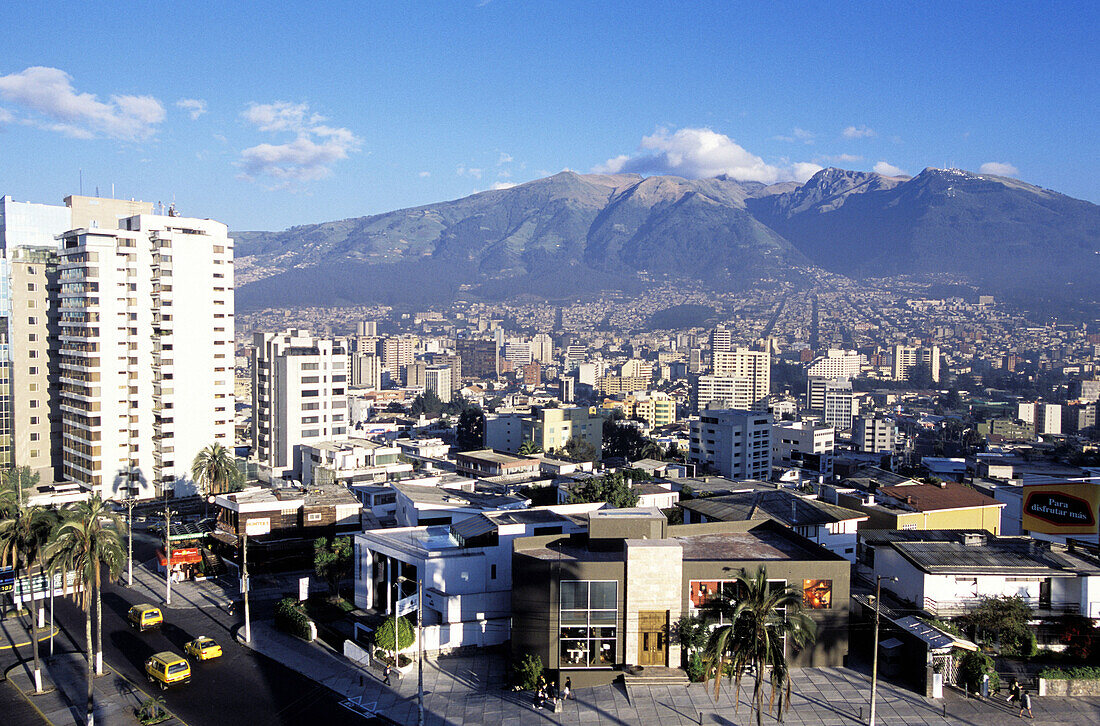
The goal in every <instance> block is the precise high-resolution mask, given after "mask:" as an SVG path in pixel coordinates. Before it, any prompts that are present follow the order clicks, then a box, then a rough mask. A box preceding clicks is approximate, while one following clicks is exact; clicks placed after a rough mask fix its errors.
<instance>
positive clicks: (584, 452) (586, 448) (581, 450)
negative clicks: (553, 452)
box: [562, 436, 600, 461]
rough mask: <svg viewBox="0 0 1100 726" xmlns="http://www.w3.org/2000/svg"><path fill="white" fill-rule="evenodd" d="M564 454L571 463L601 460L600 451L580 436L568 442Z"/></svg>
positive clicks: (563, 450)
mask: <svg viewBox="0 0 1100 726" xmlns="http://www.w3.org/2000/svg"><path fill="white" fill-rule="evenodd" d="M562 453H563V454H564V455H565V458H566V459H568V460H569V461H596V460H597V459H599V458H600V450H599V449H597V448H596V447H595V446H593V445H592V443H591V442H589V441H588V440H587V439H582V438H581V437H579V436H573V437H571V438H570V439H569V440H568V441H566V442H565V447H564V448H563V449H562Z"/></svg>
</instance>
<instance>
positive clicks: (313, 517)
mask: <svg viewBox="0 0 1100 726" xmlns="http://www.w3.org/2000/svg"><path fill="white" fill-rule="evenodd" d="M306 521H307V522H320V521H321V513H320V512H310V513H309V514H307V515H306Z"/></svg>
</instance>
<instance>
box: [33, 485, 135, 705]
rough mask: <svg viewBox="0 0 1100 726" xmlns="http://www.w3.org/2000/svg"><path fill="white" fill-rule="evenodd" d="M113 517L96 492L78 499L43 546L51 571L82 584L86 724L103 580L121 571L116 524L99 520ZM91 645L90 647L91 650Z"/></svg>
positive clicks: (99, 656) (98, 668) (99, 654)
mask: <svg viewBox="0 0 1100 726" xmlns="http://www.w3.org/2000/svg"><path fill="white" fill-rule="evenodd" d="M104 519H106V520H108V521H112V520H114V519H115V518H114V515H113V513H112V512H111V510H110V509H108V508H107V504H106V502H104V501H103V500H102V499H101V498H100V497H99V495H98V494H96V495H95V496H93V497H92V498H91V499H89V500H88V501H85V502H80V503H79V504H77V505H76V506H74V507H73V508H72V509H71V510H69V511H68V512H67V516H66V519H65V521H64V522H62V524H61V527H60V528H58V530H57V536H56V537H55V538H54V541H53V543H52V544H51V545H50V546H49V547H48V548H47V556H48V557H49V561H50V569H51V572H53V571H55V570H57V571H60V572H61V573H62V576H64V575H66V574H67V573H68V572H70V571H71V572H75V573H76V576H77V580H78V582H80V583H81V584H82V585H83V587H82V588H81V589H80V590H79V591H74V598H75V599H76V600H77V602H78V603H79V604H80V606H81V607H82V608H83V609H84V636H85V640H86V642H87V644H88V703H87V723H88V726H92V722H93V718H92V705H93V704H92V679H93V678H94V675H93V672H92V668H93V663H94V666H95V673H97V674H99V673H102V672H103V599H102V596H101V588H102V585H103V581H104V580H107V581H110V580H112V579H114V578H115V577H117V576H118V574H119V573H120V572H121V571H122V563H123V562H124V560H125V552H124V550H123V547H122V542H121V541H120V539H119V536H118V527H117V524H116V526H114V527H111V526H104V525H103V520H104ZM93 605H94V606H95V615H96V640H95V643H94V644H93V642H92V606H93ZM93 648H94V650H93Z"/></svg>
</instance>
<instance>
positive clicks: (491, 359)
mask: <svg viewBox="0 0 1100 726" xmlns="http://www.w3.org/2000/svg"><path fill="white" fill-rule="evenodd" d="M455 350H456V351H457V352H458V356H459V357H460V358H461V359H462V376H463V378H468V379H473V380H496V379H497V377H498V376H499V375H500V355H499V349H498V348H497V344H496V341H494V340H478V339H476V338H459V339H458V340H457V341H456V343H455Z"/></svg>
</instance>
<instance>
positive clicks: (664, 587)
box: [622, 539, 684, 668]
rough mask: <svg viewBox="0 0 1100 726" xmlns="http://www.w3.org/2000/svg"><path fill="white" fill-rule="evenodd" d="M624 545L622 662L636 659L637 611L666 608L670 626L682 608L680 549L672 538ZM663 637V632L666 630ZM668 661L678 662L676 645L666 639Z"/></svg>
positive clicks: (669, 662)
mask: <svg viewBox="0 0 1100 726" xmlns="http://www.w3.org/2000/svg"><path fill="white" fill-rule="evenodd" d="M625 546H626V551H625V555H626V608H625V611H624V612H625V613H626V614H625V616H624V620H625V643H624V646H625V648H624V650H623V651H622V652H623V662H624V663H627V664H630V665H633V664H637V663H638V661H639V655H640V654H639V652H638V613H639V612H641V611H658V610H667V611H668V624H669V625H670V626H671V625H672V624H673V623H675V622H676V621H677V620H678V619H679V618H680V614H681V613H682V611H683V600H682V598H681V594H680V591H681V590H682V589H683V580H684V568H683V550H682V548H681V547H680V543H679V542H677V541H676V540H648V539H642V540H638V539H632V540H627V541H626V543H625ZM666 638H667V633H666ZM667 648H668V663H666V664H665V665H669V666H672V667H674V668H675V667H678V666H679V665H680V646H679V644H678V643H677V644H676V645H673V644H672V642H671V641H668V646H667Z"/></svg>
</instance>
